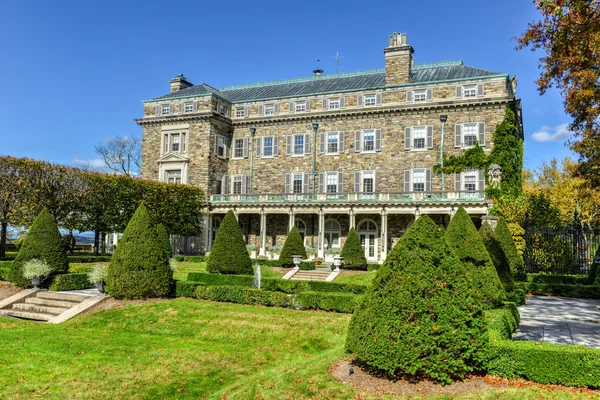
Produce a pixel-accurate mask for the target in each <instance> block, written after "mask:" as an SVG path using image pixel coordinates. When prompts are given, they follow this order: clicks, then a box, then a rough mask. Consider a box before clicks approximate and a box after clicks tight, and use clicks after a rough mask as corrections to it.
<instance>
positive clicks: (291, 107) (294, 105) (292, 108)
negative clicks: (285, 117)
mask: <svg viewBox="0 0 600 400" xmlns="http://www.w3.org/2000/svg"><path fill="white" fill-rule="evenodd" d="M289 108H290V112H291V113H293V112H296V103H294V102H293V101H290V105H289Z"/></svg>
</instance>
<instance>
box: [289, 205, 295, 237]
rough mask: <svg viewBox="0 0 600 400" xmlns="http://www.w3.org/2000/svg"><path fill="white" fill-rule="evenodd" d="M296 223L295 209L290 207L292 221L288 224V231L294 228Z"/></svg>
mask: <svg viewBox="0 0 600 400" xmlns="http://www.w3.org/2000/svg"><path fill="white" fill-rule="evenodd" d="M295 225H296V214H295V213H294V209H293V208H290V221H289V224H288V233H289V232H290V231H291V230H292V228H293V227H294V226H295Z"/></svg>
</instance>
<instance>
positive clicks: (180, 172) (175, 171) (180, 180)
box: [164, 169, 183, 183]
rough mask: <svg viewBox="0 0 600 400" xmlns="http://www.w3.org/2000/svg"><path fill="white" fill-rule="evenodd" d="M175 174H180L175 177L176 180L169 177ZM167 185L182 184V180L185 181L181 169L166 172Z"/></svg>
mask: <svg viewBox="0 0 600 400" xmlns="http://www.w3.org/2000/svg"><path fill="white" fill-rule="evenodd" d="M173 173H178V174H179V175H173V176H174V178H171V177H170V176H169V175H171V174H173ZM164 179H165V180H164V181H165V182H166V183H182V182H183V181H182V179H183V171H181V170H180V169H168V170H165V178H164ZM171 179H173V181H171Z"/></svg>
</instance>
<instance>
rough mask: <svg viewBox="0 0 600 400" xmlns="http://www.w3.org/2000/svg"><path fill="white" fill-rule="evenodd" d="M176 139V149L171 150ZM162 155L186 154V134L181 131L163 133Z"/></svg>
mask: <svg viewBox="0 0 600 400" xmlns="http://www.w3.org/2000/svg"><path fill="white" fill-rule="evenodd" d="M175 137H178V143H177V144H178V149H177V150H173V146H174V145H175V143H174V138H175ZM162 140H163V142H162V154H170V153H179V154H182V153H186V152H187V132H182V131H176V132H173V131H163V139H162Z"/></svg>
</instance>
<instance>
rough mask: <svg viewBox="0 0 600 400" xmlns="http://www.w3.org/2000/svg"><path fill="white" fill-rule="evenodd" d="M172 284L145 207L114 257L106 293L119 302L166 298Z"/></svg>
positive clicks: (171, 274)
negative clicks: (119, 300) (120, 300)
mask: <svg viewBox="0 0 600 400" xmlns="http://www.w3.org/2000/svg"><path fill="white" fill-rule="evenodd" d="M172 282H173V271H171V268H170V267H169V257H168V256H167V253H166V251H165V247H164V241H163V239H162V238H161V235H160V234H159V232H158V229H157V227H156V225H155V224H154V221H152V218H151V217H150V214H149V213H148V210H147V209H146V206H145V205H144V203H142V204H140V205H139V207H138V208H137V210H136V211H135V214H134V215H133V217H132V218H131V220H130V221H129V223H128V224H127V227H126V228H125V232H124V233H123V238H122V239H121V241H120V242H119V245H118V246H117V250H116V251H115V253H114V254H113V256H112V257H111V260H110V265H109V267H108V271H107V277H106V292H107V293H109V294H110V295H111V296H113V297H115V298H117V299H141V298H151V297H165V296H168V295H169V293H170V291H171V286H172Z"/></svg>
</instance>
